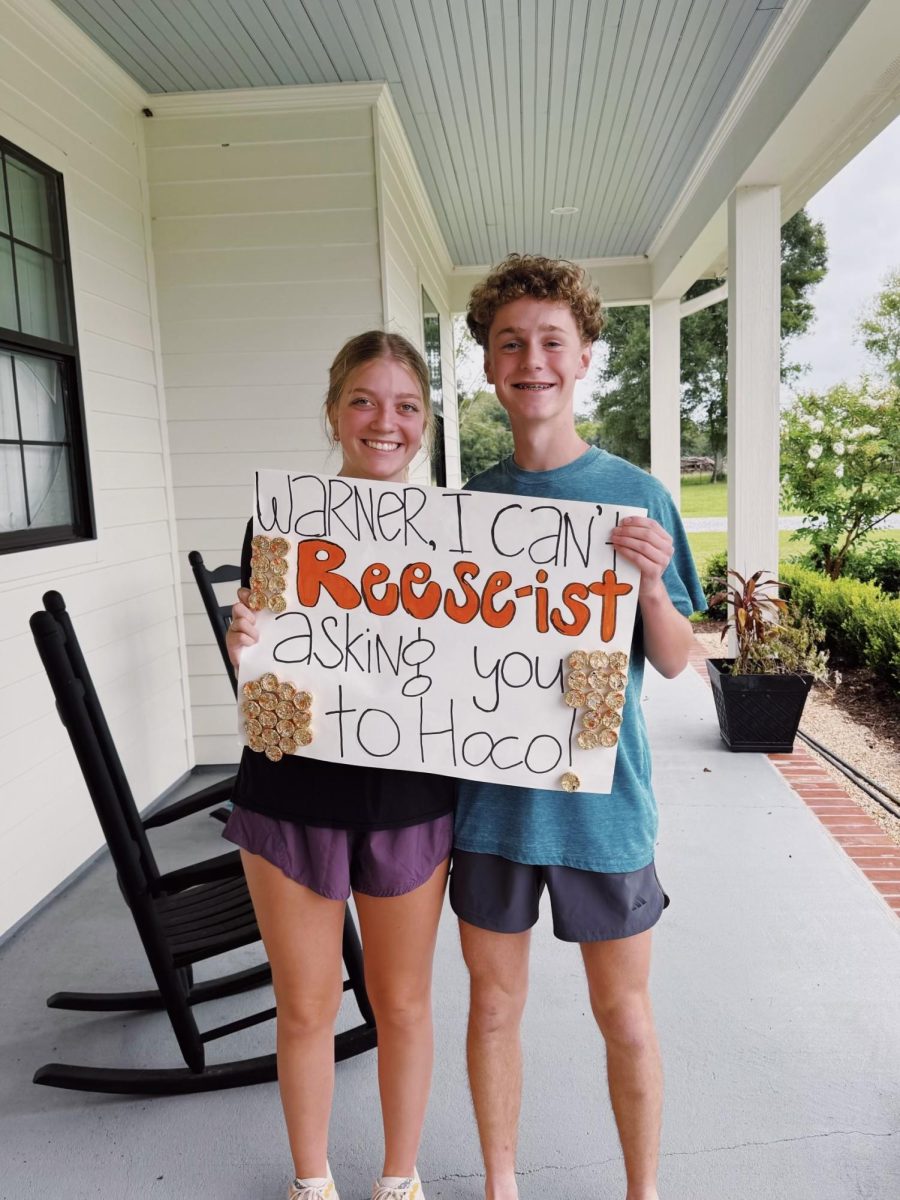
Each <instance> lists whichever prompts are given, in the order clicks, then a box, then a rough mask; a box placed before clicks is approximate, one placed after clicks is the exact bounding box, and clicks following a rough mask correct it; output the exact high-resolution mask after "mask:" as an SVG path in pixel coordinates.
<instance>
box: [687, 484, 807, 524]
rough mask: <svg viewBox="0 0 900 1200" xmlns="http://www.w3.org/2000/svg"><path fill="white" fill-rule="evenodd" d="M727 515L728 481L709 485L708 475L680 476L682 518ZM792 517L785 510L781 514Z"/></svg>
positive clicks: (788, 511) (789, 511)
mask: <svg viewBox="0 0 900 1200" xmlns="http://www.w3.org/2000/svg"><path fill="white" fill-rule="evenodd" d="M727 513H728V481H727V480H725V479H720V480H719V481H718V482H717V483H710V482H709V476H708V475H682V477H681V515H682V516H683V517H724V516H726V515H727ZM781 515H782V516H784V517H788V516H792V515H793V513H792V512H791V510H789V509H786V510H785V511H783V512H782V514H781Z"/></svg>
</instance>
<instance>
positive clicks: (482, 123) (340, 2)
mask: <svg viewBox="0 0 900 1200" xmlns="http://www.w3.org/2000/svg"><path fill="white" fill-rule="evenodd" d="M56 2H57V4H58V6H59V7H60V8H61V9H62V10H63V11H64V12H65V13H67V14H68V16H69V17H70V18H71V19H72V20H73V21H75V22H76V23H77V24H78V25H80V26H81V28H82V29H83V30H84V31H85V32H86V33H87V34H88V35H89V36H90V37H91V38H93V39H94V41H96V42H97V43H98V44H99V45H100V46H101V47H102V48H103V49H104V50H105V51H106V52H107V53H108V54H109V55H110V56H111V57H112V58H113V59H114V60H115V61H116V62H117V63H118V64H119V65H120V66H121V67H122V68H123V69H124V70H125V71H127V72H128V73H129V74H130V75H131V76H132V77H133V78H134V79H135V80H137V81H138V83H140V84H141V85H142V86H143V87H144V88H146V89H147V91H149V92H154V93H155V92H184V91H207V90H215V89H221V88H252V87H274V86H278V85H280V84H316V83H340V82H354V81H357V82H358V81H365V80H386V81H387V82H388V83H389V84H390V87H391V93H392V96H393V99H394V102H395V104H396V106H397V109H398V112H399V114H400V117H401V120H402V121H403V124H404V127H405V129H406V133H407V136H408V137H409V140H410V144H411V146H412V149H413V153H414V154H415V157H416V160H417V162H418V165H419V170H420V172H421V174H422V179H423V181H424V183H425V187H426V189H427V191H428V194H429V197H430V199H431V203H432V205H433V206H434V211H435V214H436V215H437V219H438V222H439V224H440V226H441V229H442V232H443V234H444V238H445V239H446V242H447V247H448V249H449V251H450V255H451V257H452V259H453V261H454V263H456V264H457V265H466V264H478V263H489V262H493V261H495V260H496V259H498V258H500V257H501V256H502V255H503V254H505V253H506V252H507V251H509V250H511V249H523V248H527V249H530V250H541V251H543V252H545V253H549V254H560V255H565V256H566V257H570V258H605V257H612V256H621V255H640V254H644V253H645V252H646V250H647V248H648V246H649V245H650V242H651V241H652V239H653V236H654V234H655V233H656V232H657V231H658V229H659V227H660V224H661V223H662V221H663V219H664V217H665V215H666V214H667V213H668V211H669V210H670V209H671V206H672V204H673V203H674V200H675V198H676V197H677V195H678V193H679V191H680V189H681V187H682V185H683V184H684V182H685V179H686V177H687V175H688V173H689V172H690V170H691V167H692V165H693V163H694V161H695V159H696V156H697V155H698V153H699V151H700V149H701V147H702V146H703V145H704V143H705V142H706V140H707V139H708V137H709V135H710V133H711V131H712V129H713V128H714V126H715V124H716V122H717V120H718V119H719V117H720V116H721V114H722V112H723V110H724V109H725V107H726V106H727V104H728V102H729V100H730V99H731V97H732V96H733V95H734V92H735V89H736V88H737V86H738V84H739V82H740V80H741V78H742V77H743V75H744V73H745V72H746V70H747V67H748V65H749V63H750V62H751V60H752V59H753V56H754V55H755V54H756V52H757V51H758V49H759V47H760V43H761V42H762V39H763V38H764V37H765V35H766V33H767V32H768V30H769V28H770V26H771V25H772V23H773V21H775V20H776V19H777V18H778V15H779V12H780V10H781V8H782V4H781V3H780V2H779V0H56ZM563 206H565V207H569V208H576V209H577V210H578V212H577V213H574V214H569V215H554V214H553V213H552V212H551V209H553V208H557V207H563Z"/></svg>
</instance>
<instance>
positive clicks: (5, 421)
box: [0, 354, 19, 441]
mask: <svg viewBox="0 0 900 1200" xmlns="http://www.w3.org/2000/svg"><path fill="white" fill-rule="evenodd" d="M0 438H15V439H16V440H17V441H18V438H19V424H18V422H17V421H16V393H15V391H14V390H13V368H12V357H11V356H10V355H9V354H0Z"/></svg>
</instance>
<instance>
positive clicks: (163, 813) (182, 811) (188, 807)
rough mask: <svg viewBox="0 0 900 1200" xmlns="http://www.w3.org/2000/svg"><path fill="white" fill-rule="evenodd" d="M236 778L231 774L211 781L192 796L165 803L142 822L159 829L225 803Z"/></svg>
mask: <svg viewBox="0 0 900 1200" xmlns="http://www.w3.org/2000/svg"><path fill="white" fill-rule="evenodd" d="M234 780H235V776H234V775H229V776H228V778H227V779H221V780H219V782H218V783H211V784H210V785H209V786H208V787H205V788H201V789H200V791H199V792H192V793H191V794H190V796H185V797H184V798H183V799H182V800H175V801H173V803H172V804H167V805H165V807H163V808H161V809H159V811H158V812H155V813H151V815H150V816H149V817H145V818H144V819H143V821H142V822H141V823H142V825H143V826H144V828H145V829H158V828H159V827H160V826H161V825H169V824H170V823H171V822H172V821H178V820H180V819H181V818H182V817H189V816H191V815H192V814H193V813H196V812H202V811H203V809H204V808H212V807H213V805H215V804H224V803H226V802H227V801H228V800H230V799H231V792H232V789H233V788H234Z"/></svg>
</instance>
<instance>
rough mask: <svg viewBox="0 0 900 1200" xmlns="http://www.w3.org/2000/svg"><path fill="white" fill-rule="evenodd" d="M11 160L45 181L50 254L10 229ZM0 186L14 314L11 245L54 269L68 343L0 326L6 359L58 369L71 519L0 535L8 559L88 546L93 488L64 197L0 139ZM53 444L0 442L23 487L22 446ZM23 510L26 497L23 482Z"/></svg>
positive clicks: (53, 176) (30, 160)
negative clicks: (14, 455)
mask: <svg viewBox="0 0 900 1200" xmlns="http://www.w3.org/2000/svg"><path fill="white" fill-rule="evenodd" d="M6 158H12V159H13V160H14V161H16V162H20V163H22V164H23V166H26V167H28V168H29V169H30V170H32V171H35V172H36V173H38V174H40V175H41V176H43V178H44V179H45V181H46V189H47V197H48V208H49V210H50V211H49V214H48V216H49V221H50V226H51V229H50V237H51V247H52V250H51V251H50V252H49V255H48V251H47V250H46V249H45V248H44V247H42V246H34V245H33V244H32V243H29V242H27V241H25V240H24V239H22V238H17V237H16V236H15V229H14V227H13V224H12V208H11V205H10V196H9V184H8V180H7V175H6V170H5V159H6ZM0 162H2V166H0V187H2V188H3V190H4V200H5V202H6V209H7V213H8V218H9V222H10V233H9V234H6V233H3V232H2V231H0V238H5V239H6V240H7V241H8V242H9V244H10V251H11V259H12V269H13V285H14V287H15V289H16V295H15V301H16V312H17V314H19V323H20V324H21V315H20V297H19V290H18V276H17V274H16V265H15V262H16V260H15V254H16V245H22V246H25V247H26V248H28V249H30V250H34V251H37V252H38V253H40V254H42V255H44V256H45V257H48V256H49V257H51V258H52V259H53V261H54V263H56V264H57V266H58V268H59V269H58V270H57V271H56V272H54V276H55V280H56V294H57V306H58V312H64V313H65V314H67V317H68V335H69V338H70V339H71V340H70V341H66V342H60V341H55V340H53V339H52V338H43V337H36V336H35V335H34V334H30V333H23V332H22V331H21V330H18V329H9V328H6V327H3V326H0V351H2V352H7V353H12V354H16V353H18V354H28V355H31V356H33V357H36V358H46V359H50V360H51V361H53V362H56V363H58V364H59V367H60V386H61V389H62V401H63V414H64V418H65V443H64V444H65V446H66V452H67V459H68V467H69V490H70V498H71V504H72V519H71V521H70V522H68V523H66V524H63V525H48V526H36V527H33V528H26V529H15V530H10V531H7V532H3V531H0V554H13V553H19V552H22V551H25V550H39V549H43V548H45V547H48V546H62V545H68V544H71V543H73V542H84V541H90V540H92V539H93V538H95V537H96V525H95V520H94V504H93V489H92V487H91V471H90V460H89V457H88V448H87V426H86V422H85V414H84V389H83V387H82V381H81V355H80V352H79V347H78V331H77V328H76V322H75V288H74V284H73V281H72V254H71V249H70V245H69V223H68V218H67V214H66V197H65V186H64V181H63V176H62V174H61V173H60V172H59V171H56V170H54V168H53V167H49V166H47V164H46V163H44V162H41V160H40V159H38V158H35V156H34V155H33V154H29V153H28V151H27V150H23V149H22V148H21V147H20V146H17V145H15V143H13V142H10V141H9V140H8V139H6V138H4V137H3V136H0ZM13 379H14V384H13V387H14V393H15V395H14V399H15V405H16V416H17V422H18V425H19V434H20V435H21V432H22V427H21V419H20V417H19V407H18V394H17V389H16V387H15V374H14V375H13ZM59 444H60V443H58V442H53V443H48V442H41V441H39V440H37V439H33V438H22V437H21V436H20V437H19V438H18V439H15V438H2V439H0V445H4V446H9V445H18V446H19V448H20V453H21V455H22V470H23V482H24V481H25V475H24V471H25V456H24V447H25V446H40V445H59ZM25 495H26V511H28V510H27V503H28V492H27V483H26V493H25Z"/></svg>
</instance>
